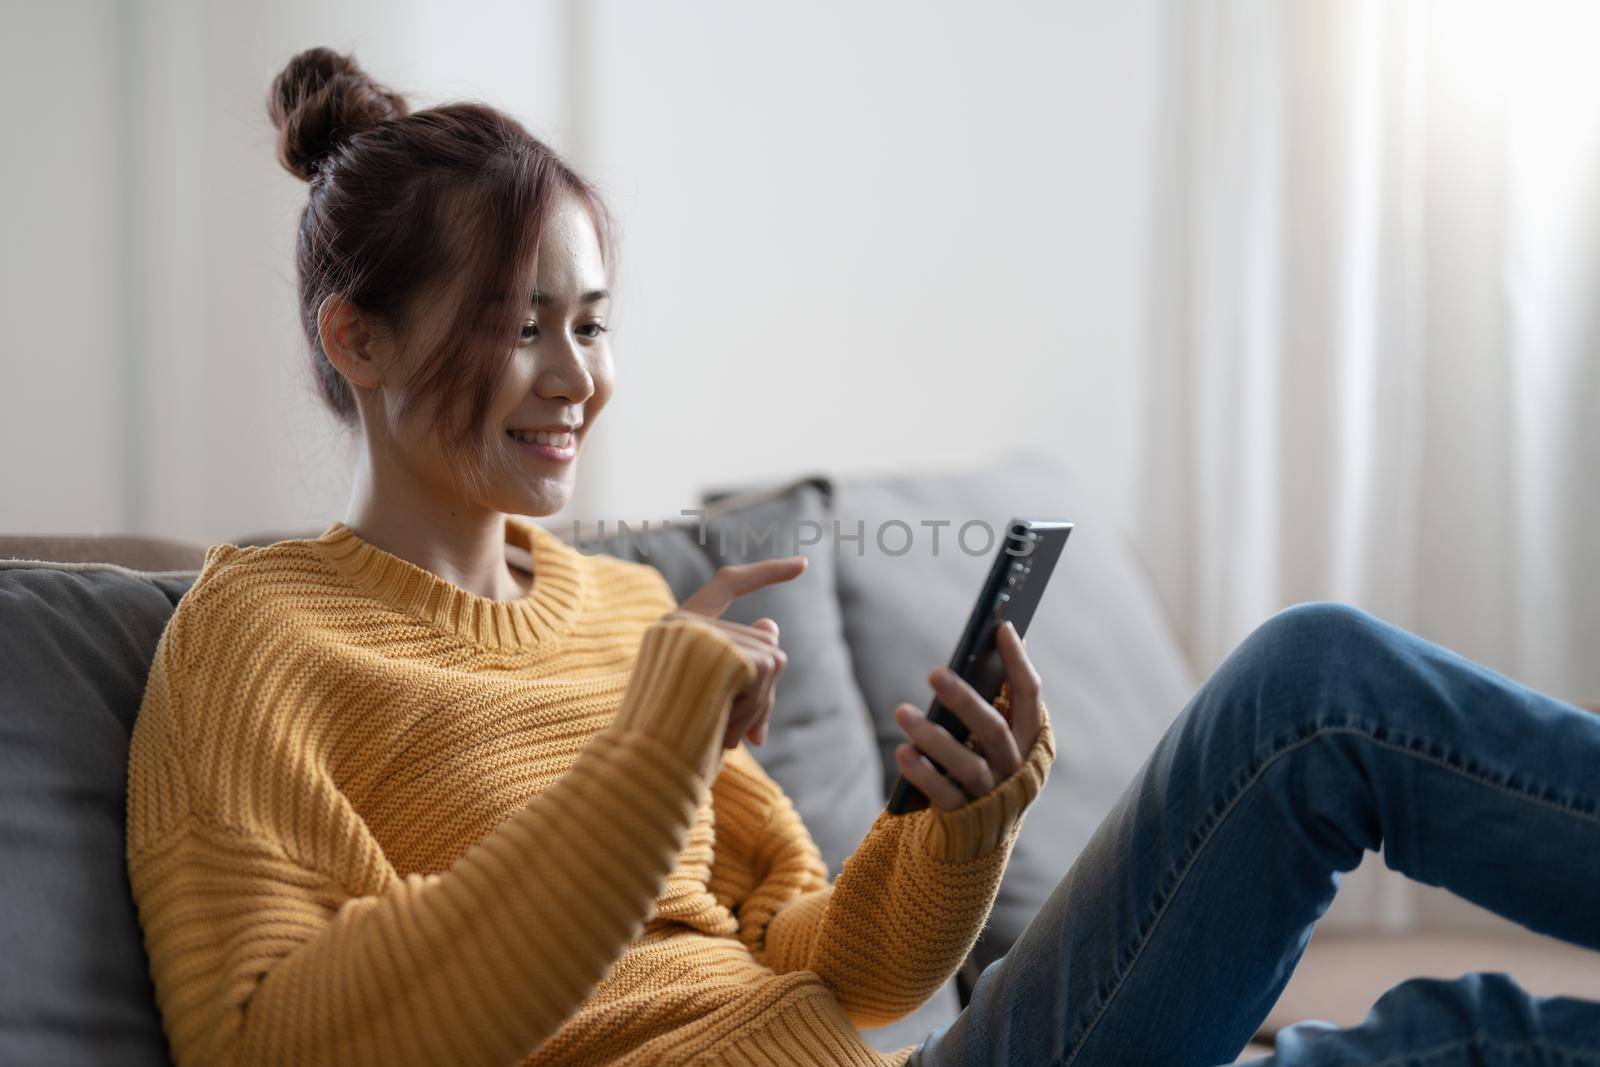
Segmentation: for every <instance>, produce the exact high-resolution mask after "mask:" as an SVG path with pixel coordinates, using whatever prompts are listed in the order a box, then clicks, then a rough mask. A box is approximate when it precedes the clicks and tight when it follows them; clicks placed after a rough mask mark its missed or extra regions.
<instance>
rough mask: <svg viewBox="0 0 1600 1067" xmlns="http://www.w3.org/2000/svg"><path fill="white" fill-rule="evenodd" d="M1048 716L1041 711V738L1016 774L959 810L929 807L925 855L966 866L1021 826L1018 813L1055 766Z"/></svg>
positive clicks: (1054, 748) (1003, 840) (1001, 842)
mask: <svg viewBox="0 0 1600 1067" xmlns="http://www.w3.org/2000/svg"><path fill="white" fill-rule="evenodd" d="M1055 756H1056V744H1055V734H1054V733H1053V732H1052V731H1051V729H1050V715H1049V713H1048V712H1047V711H1046V710H1045V707H1044V704H1043V703H1040V705H1039V736H1038V737H1037V738H1035V739H1034V742H1033V747H1032V748H1030V749H1029V750H1028V754H1027V756H1026V757H1025V758H1024V759H1023V761H1022V766H1021V767H1019V768H1018V769H1017V771H1016V773H1015V774H1012V775H1011V776H1010V777H1009V778H1007V779H1006V780H1005V781H1003V782H1001V783H1000V784H999V785H997V786H995V787H994V788H993V789H991V790H990V791H989V792H987V793H985V794H984V795H983V796H981V797H977V798H976V799H974V800H970V801H968V802H967V803H965V804H963V805H962V806H961V807H959V808H955V809H953V810H950V811H946V810H945V809H943V808H938V807H929V808H928V809H927V811H926V816H927V821H926V822H925V823H924V825H925V827H926V830H925V832H924V838H923V840H924V843H925V845H926V847H927V849H928V854H929V855H931V856H932V857H933V858H934V859H937V860H940V861H942V862H944V863H965V862H968V861H969V860H975V859H978V858H979V857H981V856H986V855H988V854H989V853H990V852H993V851H994V850H995V849H996V848H999V847H1000V846H1001V845H1002V844H1004V843H1005V842H1006V840H1007V839H1008V838H1009V837H1010V836H1011V834H1012V833H1013V831H1015V830H1016V828H1017V827H1018V825H1019V824H1020V823H1021V822H1022V813H1023V811H1024V810H1025V809H1026V808H1027V806H1028V805H1029V804H1030V803H1032V802H1033V798H1034V797H1036V796H1038V795H1039V790H1041V789H1043V788H1044V783H1045V779H1046V778H1048V777H1049V774H1050V765H1051V764H1052V763H1053V762H1054V761H1055Z"/></svg>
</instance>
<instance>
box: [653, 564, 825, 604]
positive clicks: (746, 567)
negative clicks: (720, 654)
mask: <svg viewBox="0 0 1600 1067" xmlns="http://www.w3.org/2000/svg"><path fill="white" fill-rule="evenodd" d="M805 569H806V558H805V557H804V556H784V557H783V558H781V559H764V560H759V561H757V562H755V563H725V564H723V565H722V566H721V567H718V568H717V573H715V574H713V575H712V576H711V577H710V578H709V579H707V581H706V583H705V584H704V585H702V586H701V587H700V588H699V589H696V590H695V591H694V592H693V593H690V594H689V596H688V597H687V598H685V599H684V601H683V603H681V604H679V605H678V607H679V608H680V609H681V610H683V611H692V612H694V613H695V614H696V615H710V616H711V617H712V618H715V617H717V616H718V615H721V614H722V613H723V612H724V611H727V610H728V605H730V604H732V603H733V602H734V601H735V600H737V599H738V598H739V597H742V596H744V595H745V594H747V593H753V592H755V591H756V590H757V589H764V588H766V587H767V586H769V585H776V584H777V583H778V582H787V581H790V580H792V579H794V578H798V577H799V576H800V575H801V573H802V572H803V571H804V570H805Z"/></svg>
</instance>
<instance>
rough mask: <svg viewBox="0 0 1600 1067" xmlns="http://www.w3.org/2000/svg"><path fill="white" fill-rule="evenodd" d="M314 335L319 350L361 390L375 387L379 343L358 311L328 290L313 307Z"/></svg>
mask: <svg viewBox="0 0 1600 1067" xmlns="http://www.w3.org/2000/svg"><path fill="white" fill-rule="evenodd" d="M317 336H318V337H319V338H320V339H321V340H322V351H323V352H324V353H326V354H327V357H328V362H330V363H332V364H333V365H334V367H335V369H337V370H338V371H339V373H340V374H342V375H344V376H345V377H346V378H347V379H349V381H350V384H352V385H356V386H360V387H361V388H363V389H376V388H377V387H378V386H379V385H380V384H381V383H382V381H383V374H382V368H381V366H380V359H381V357H382V356H383V354H384V353H383V349H382V345H381V343H380V342H379V339H378V336H377V332H376V331H375V330H373V329H372V327H371V325H370V324H369V323H368V322H367V320H366V318H365V317H364V316H363V315H362V313H361V311H360V310H359V309H358V308H357V307H356V306H355V305H354V304H352V303H350V301H348V300H346V299H345V298H344V296H343V295H341V294H339V293H329V294H328V295H327V296H326V297H324V298H323V300H322V306H321V307H319V308H318V309H317Z"/></svg>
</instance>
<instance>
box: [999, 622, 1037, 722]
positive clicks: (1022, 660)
mask: <svg viewBox="0 0 1600 1067" xmlns="http://www.w3.org/2000/svg"><path fill="white" fill-rule="evenodd" d="M1000 631H1001V632H1000V633H997V634H996V635H995V644H996V645H997V646H998V647H999V649H1000V659H1001V661H1002V662H1003V663H1004V664H1005V668H1006V688H1007V689H1008V690H1009V691H1010V697H1011V700H1010V704H1011V716H1010V718H1011V731H1012V733H1013V734H1015V735H1016V736H1017V738H1018V739H1019V740H1020V741H1022V742H1025V743H1024V744H1021V745H1019V746H1018V747H1020V748H1021V749H1022V750H1023V752H1024V753H1025V752H1026V751H1027V750H1028V748H1030V747H1031V746H1032V744H1033V739H1034V738H1036V737H1038V736H1039V729H1040V723H1041V721H1042V718H1043V717H1042V716H1041V715H1040V714H1039V691H1040V684H1039V672H1038V671H1037V670H1035V669H1034V666H1033V661H1032V660H1030V659H1029V658H1028V650H1027V648H1025V647H1024V646H1023V644H1022V637H1021V635H1020V634H1018V633H1017V628H1016V627H1015V626H1013V625H1012V624H1011V623H1010V622H1007V623H1006V624H1005V625H1004V626H1002V627H1000Z"/></svg>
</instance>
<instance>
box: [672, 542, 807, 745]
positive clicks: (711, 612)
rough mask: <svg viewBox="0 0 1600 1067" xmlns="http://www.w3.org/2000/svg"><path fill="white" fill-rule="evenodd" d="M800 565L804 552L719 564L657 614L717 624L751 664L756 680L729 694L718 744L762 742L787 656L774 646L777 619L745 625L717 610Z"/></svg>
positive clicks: (798, 570) (787, 577) (796, 572)
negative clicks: (744, 740)
mask: <svg viewBox="0 0 1600 1067" xmlns="http://www.w3.org/2000/svg"><path fill="white" fill-rule="evenodd" d="M805 569H806V558H805V557H804V556H786V557H784V558H782V559H769V560H762V561H760V562H758V563H729V564H724V565H723V566H722V567H720V568H719V569H718V570H717V572H716V573H715V574H713V575H712V576H711V577H710V578H709V579H707V581H706V583H705V584H704V585H702V586H701V587H700V588H699V589H696V590H695V591H694V592H693V593H691V594H690V595H689V596H688V597H687V598H685V599H684V601H683V602H682V603H681V604H679V605H678V607H677V609H676V610H675V611H669V612H668V613H667V614H666V615H664V616H662V618H663V619H683V618H692V619H694V620H696V621H697V622H701V623H706V624H709V625H711V626H714V627H716V628H717V629H719V630H721V631H722V632H723V634H724V635H726V636H727V637H729V638H731V639H732V640H733V643H734V644H735V645H737V646H738V648H739V651H741V652H743V653H744V655H745V658H746V659H747V660H748V661H749V662H750V663H751V665H752V666H754V667H755V669H756V673H755V679H754V680H753V681H752V682H751V683H750V684H749V685H747V686H746V687H745V688H744V689H742V690H740V691H739V692H738V693H736V694H735V695H734V699H733V707H732V708H731V709H729V711H728V727H727V729H726V730H725V731H724V732H723V735H722V747H723V748H732V747H734V746H735V745H737V744H738V743H739V739H740V738H742V737H748V738H749V739H750V741H751V743H752V744H757V745H759V744H761V743H762V742H764V741H766V739H767V722H768V720H769V719H770V718H771V716H772V706H773V701H774V699H775V696H776V693H777V683H778V675H780V674H782V673H783V668H784V665H785V664H787V663H788V661H789V657H788V656H787V655H785V654H784V651H783V649H781V648H779V647H778V624H777V623H776V622H773V621H772V620H771V619H767V618H761V619H757V620H756V621H755V622H754V623H753V624H751V625H749V626H746V625H745V624H744V623H739V622H731V621H729V620H727V619H724V618H721V615H722V613H723V612H724V611H727V610H728V607H729V605H731V604H732V603H733V602H734V601H735V600H737V599H738V598H739V597H742V596H744V595H746V594H747V593H753V592H755V591H756V590H757V589H764V588H766V587H767V586H769V585H775V584H777V583H778V582H787V581H791V580H793V579H795V578H798V577H799V576H800V575H801V574H802V573H804V571H805Z"/></svg>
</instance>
